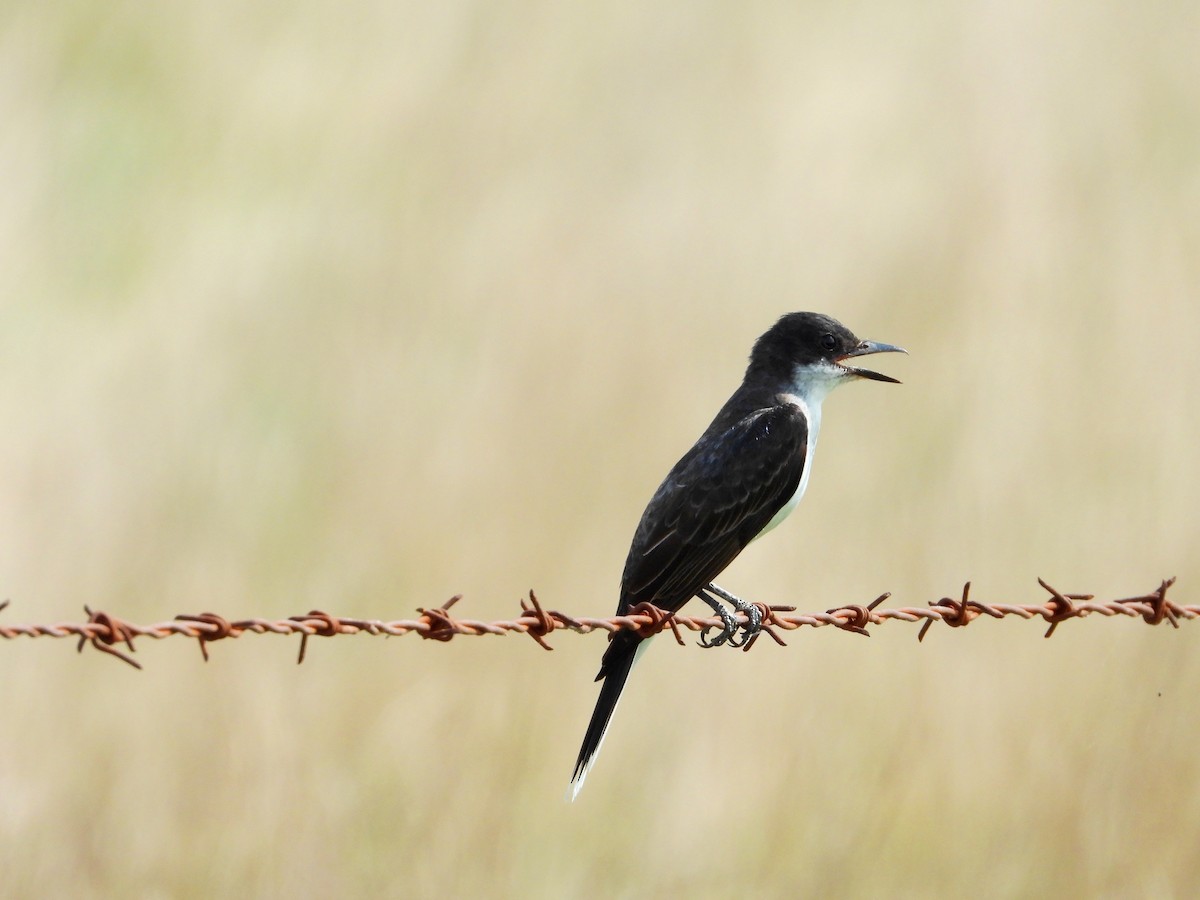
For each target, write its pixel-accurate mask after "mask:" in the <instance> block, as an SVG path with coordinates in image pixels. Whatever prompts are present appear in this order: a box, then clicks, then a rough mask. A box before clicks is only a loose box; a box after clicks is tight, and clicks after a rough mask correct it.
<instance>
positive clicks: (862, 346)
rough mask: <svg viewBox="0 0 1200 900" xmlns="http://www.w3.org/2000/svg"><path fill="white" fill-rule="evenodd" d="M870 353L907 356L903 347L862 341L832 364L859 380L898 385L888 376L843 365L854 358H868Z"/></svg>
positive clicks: (895, 379)
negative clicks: (888, 382)
mask: <svg viewBox="0 0 1200 900" xmlns="http://www.w3.org/2000/svg"><path fill="white" fill-rule="evenodd" d="M872 353H904V354H907V353H908V351H907V350H905V349H904V348H903V347H895V346H893V345H891V344H881V343H879V342H878V341H862V342H861V343H859V345H858V346H857V347H855V348H854V349H853V350H851V351H850V352H849V353H846V354H843V355H842V356H839V357H837V358H836V359H835V360H834V362H836V363H837V364H838V365H839V366H841V367H842V368H843V369H845V370H846V372H847V373H849V374H850V375H857V376H858V377H859V378H869V379H871V380H872V381H890V382H891V383H892V384H899V383H900V381H899V379H897V378H892V377H891V376H890V375H881V374H879V373H878V372H872V371H871V370H870V369H858V368H855V367H854V366H847V365H844V361H845V360H847V359H853V358H854V357H856V356H870V355H871V354H872Z"/></svg>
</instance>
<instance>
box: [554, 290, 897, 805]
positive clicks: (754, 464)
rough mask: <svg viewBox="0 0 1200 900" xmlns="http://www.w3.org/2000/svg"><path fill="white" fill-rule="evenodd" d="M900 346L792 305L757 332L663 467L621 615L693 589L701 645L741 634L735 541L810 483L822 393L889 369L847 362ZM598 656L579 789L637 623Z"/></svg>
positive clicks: (623, 675) (669, 602)
mask: <svg viewBox="0 0 1200 900" xmlns="http://www.w3.org/2000/svg"><path fill="white" fill-rule="evenodd" d="M893 352H895V353H904V352H906V351H904V350H902V349H901V348H900V347H893V346H892V345H891V344H880V343H876V342H874V341H861V340H859V339H858V338H856V337H855V336H854V335H853V334H851V333H850V331H849V329H847V328H846V327H845V326H844V325H842V324H841V323H839V322H837V321H835V320H833V319H831V318H830V317H829V316H823V315H820V314H818V313H811V312H795V313H788V314H787V315H785V316H783V317H782V318H781V319H780V320H779V321H778V322H776V323H775V324H774V325H773V326H772V327H771V329H770V330H769V331H767V333H766V334H764V335H763V336H762V337H760V338H759V339H758V340H757V341H755V343H754V349H753V350H752V351H751V353H750V365H749V366H748V367H747V368H746V376H745V378H743V379H742V386H741V387H739V388H738V389H737V390H736V391H734V392H733V396H732V397H730V398H729V400H728V401H726V403H725V405H724V406H723V407H721V411H720V412H719V413H717V417H716V418H715V419H713V421H712V424H711V425H709V426H708V428H707V429H706V430H705V432H704V434H702V435H700V439H699V440H698V441H696V443H695V444H694V445H693V446H692V449H691V450H689V451H688V452H687V453H685V454H684V455H683V458H682V459H680V460H679V462H677V463H675V466H674V468H672V469H671V471H670V472H669V473H668V475H667V477H666V479H665V480H664V481H663V483H662V484H661V485H659V488H658V490H657V491H655V492H654V496H653V497H651V498H650V503H649V505H648V506H647V507H646V511H645V512H644V513H642V520H641V522H639V523H638V527H637V531H636V532H634V535H633V545H632V546H631V547H630V548H629V557H628V558H627V559H626V560H625V573H624V574H623V575H622V576H621V599H620V602H619V603H618V604H617V615H624V614H626V613H627V612H628V611H629V610H630V608H631V607H633V606H635V605H637V604H638V603H641V602H643V601H645V602H649V603H653V604H654V605H655V606H657V607H659V608H660V609H663V610H665V611H667V612H672V613H673V612H676V611H678V610H679V609H680V608H681V607H682V606H683V605H684V604H685V603H687V602H688V600H690V599H691V598H692V597H699V598H700V599H702V600H703V601H704V602H705V603H707V604H708V605H709V606H711V607H712V608H713V610H714V611H716V612H717V614H718V615H719V616H720V617H721V619H722V621H723V622H724V626H725V627H724V629H723V631H722V633H721V634H720V635H719V636H718V637H717V638H716V639H715V640H713V641H711V642H708V641H705V640H702V643H704V644H705V645H706V646H715V645H718V644H723V643H726V642H728V643H729V644H730V645H731V646H742V644H744V643H745V641H746V640H748V639H749V638H750V637H751V636H752V635H753V634H754V633H755V632H757V630H758V628H759V625H760V622H759V611H758V609H757V608H756V607H754V606H753V605H751V604H749V603H747V602H745V601H744V600H741V599H739V598H738V597H735V596H734V595H733V594H730V593H729V592H727V591H724V590H722V589H721V588H719V587H717V586H716V585H715V584H713V583H712V581H713V579H714V578H716V577H717V576H718V575H720V574H721V572H722V571H724V569H725V567H726V566H728V565H729V564H730V563H731V562H733V560H734V558H735V557H736V556H737V555H738V554H739V553H741V552H742V549H743V548H744V547H745V546H746V545H747V544H749V543H750V542H751V541H753V540H754V539H755V538H757V537H760V536H762V535H763V534H766V533H767V532H768V531H770V530H771V529H772V528H774V527H775V526H776V525H778V524H779V523H780V522H782V521H783V520H784V518H786V517H787V515H788V513H790V512H791V511H792V509H794V508H795V506H796V504H797V503H798V502H799V500H800V497H801V496H803V494H804V489H805V487H807V486H808V476H809V473H810V472H811V471H812V459H813V450H814V449H815V448H816V444H817V432H818V431H819V430H820V428H821V402H822V401H823V400H824V399H825V396H826V395H827V394H828V393H829V392H830V391H831V390H833V389H834V388H835V387H837V386H838V385H839V384H844V383H846V382H847V381H854V380H856V379H859V378H869V379H872V380H873V381H890V382H893V383H895V384H899V382H898V381H897V380H896V379H895V378H890V377H888V376H887V375H881V374H879V373H878V372H871V371H869V370H867V369H859V368H855V367H853V366H850V365H847V364H846V363H847V361H848V360H851V359H854V358H856V357H859V356H866V355H867V354H870V353H893ZM713 594H716V595H717V596H719V597H721V598H722V599H723V600H726V601H727V602H729V603H731V604H732V605H733V606H734V607H735V608H736V609H738V610H739V611H741V612H744V613H746V616H747V619H748V622H749V624H748V625H747V626H746V628H745V632H744V635H743V637H742V640H741V641H738V639H737V637H736V633H737V627H736V620H735V619H734V617H733V615H732V614H731V613H730V612H729V611H728V610H727V609H726V608H725V607H724V606H722V605H721V604H720V603H719V602H718V601H717V600H716V599H715V598H714V597H713V596H712V595H713ZM611 641H612V642H611V643H610V644H609V645H608V649H607V650H606V651H605V652H604V656H603V658H602V660H601V662H600V674H599V675H597V676H596V680H597V681H601V680H603V682H604V684H603V685H601V687H600V699H599V700H597V701H596V709H595V711H594V712H593V713H592V719H591V722H589V723H588V728H587V733H586V734H585V735H584V737H583V746H582V747H580V748H579V758H578V759H577V760H576V761H575V773H574V774H573V775H572V776H571V788H570V796H571V799H572V800H574V799H575V798H576V797H577V796H579V792H580V790H582V789H583V782H584V779H585V778H587V774H588V772H589V771H590V770H591V768H592V765H593V764H594V763H595V761H596V755H597V754H598V753H599V752H600V745H601V744H602V743H603V741H604V733H605V731H607V730H608V723H609V722H610V721H611V719H612V714H613V710H614V709H616V706H617V700H619V699H620V697H621V689H622V688H623V687H625V680H626V679H627V678H628V677H629V672H630V670H631V669H632V668H633V664H634V662H635V661H636V660H637V658H638V657H639V656H640V655H641V653H642V651H643V650H644V649H645V648H646V646H648V645H647V643H646V641H645V639H644V638H642V637H640V636H638V634H637V633H636V632H633V631H618V632H616V633H615V634H614V635H613V636H612V639H611Z"/></svg>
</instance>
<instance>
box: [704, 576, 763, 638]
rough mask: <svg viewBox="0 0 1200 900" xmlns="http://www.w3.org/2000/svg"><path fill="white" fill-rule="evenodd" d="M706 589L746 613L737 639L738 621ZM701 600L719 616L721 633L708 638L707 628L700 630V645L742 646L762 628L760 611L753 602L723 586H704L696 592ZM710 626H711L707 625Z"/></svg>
mask: <svg viewBox="0 0 1200 900" xmlns="http://www.w3.org/2000/svg"><path fill="white" fill-rule="evenodd" d="M706 591H712V592H713V593H714V594H716V595H717V596H718V597H720V598H721V599H722V600H725V601H726V602H728V603H731V604H733V607H734V608H735V609H736V610H737V611H738V612H744V613H745V614H746V618H747V620H748V621H747V622H746V624H745V626H742V627H741V639H740V640H739V639H738V630H739V626H738V622H737V619H735V618H734V616H733V613H731V612H730V611H729V610H728V609H726V608H725V607H724V606H722V605H721V604H720V603H719V602H718V601H717V600H716V598H714V597H712V596H710V595H709V594H708V593H706ZM696 596H698V597H699V598H700V599H701V600H703V601H704V602H705V603H707V604H708V605H709V606H710V607H711V608H712V610H713V612H715V613H716V614H717V615H718V616H720V617H721V623H722V626H723V627H722V628H721V633H720V634H718V635H717V636H716V637H715V638H712V639H709V637H708V632H709V628H705V629H704V630H703V631H702V632H700V646H701V647H720V646H721V645H722V644H725V643H727V644H729V646H730V647H744V646H745V645H746V643H747V642H748V641H751V640H753V639H754V637H755V635H757V634H758V632H759V631H760V630H761V629H762V611H761V610H760V609H759V608H758V607H757V606H755V605H754V604H753V603H748V602H746V601H745V600H743V599H742V598H741V597H738V596H736V595H734V594H731V593H729V591H727V590H725V589H724V588H720V587H718V586H717V585H715V584H709V585H706V586H705V590H700V591H697V592H696ZM709 627H710V628H711V627H712V626H709Z"/></svg>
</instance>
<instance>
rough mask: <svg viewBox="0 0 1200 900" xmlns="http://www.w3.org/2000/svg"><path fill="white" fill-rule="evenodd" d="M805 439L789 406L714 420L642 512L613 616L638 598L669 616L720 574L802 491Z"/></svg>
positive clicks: (800, 418)
mask: <svg viewBox="0 0 1200 900" xmlns="http://www.w3.org/2000/svg"><path fill="white" fill-rule="evenodd" d="M718 421H719V420H718ZM807 439H808V422H807V420H806V418H805V416H804V414H803V412H802V411H801V410H800V409H799V408H798V407H796V406H793V405H792V404H790V403H789V404H783V405H779V406H769V407H765V408H762V409H758V410H755V411H754V412H753V413H751V414H750V415H748V416H746V417H744V418H742V419H741V420H738V421H736V422H734V423H733V424H732V425H729V426H727V427H723V428H722V427H720V426H718V424H717V423H714V424H713V426H712V427H710V429H709V431H708V432H706V433H705V435H704V437H703V438H701V440H700V441H698V442H697V444H696V446H695V447H693V448H692V449H691V450H690V451H689V452H688V453H687V455H686V456H684V457H683V458H682V459H681V460H679V462H678V463H676V464H675V467H674V468H673V469H672V470H671V473H670V474H669V475H667V477H666V480H665V481H663V483H662V485H661V486H660V487H659V489H658V490H657V491H656V492H655V494H654V497H653V498H652V499H651V500H650V504H649V505H648V506H647V507H646V511H645V512H644V513H643V514H642V521H641V522H640V523H639V524H638V529H637V532H636V533H635V534H634V538H633V546H632V547H631V548H630V550H629V558H628V559H627V560H626V562H625V574H624V576H623V577H622V579H621V601H620V604H619V606H618V614H619V615H620V614H623V613H624V612H625V611H627V610H628V609H629V607H631V606H633V605H634V604H636V603H640V602H643V601H648V602H650V603H653V604H655V605H656V606H659V607H661V608H662V609H665V610H668V611H670V612H674V611H676V610H678V609H679V608H680V607H681V606H683V605H684V604H685V603H686V602H687V601H688V600H689V599H690V598H691V597H693V596H694V595H695V593H696V591H697V590H699V589H700V588H702V587H704V586H705V585H706V584H708V583H709V582H711V581H712V580H713V579H714V578H716V577H717V576H718V575H719V574H721V572H722V571H723V570H724V569H725V567H726V566H728V565H729V564H730V563H731V562H733V560H734V558H735V557H736V556H737V555H738V554H739V553H741V552H742V549H743V548H744V547H745V546H746V545H747V544H749V543H750V542H751V541H752V540H754V538H755V537H757V536H758V533H759V532H760V531H762V530H763V528H765V527H766V525H767V523H768V522H770V521H771V519H772V517H773V516H774V515H775V513H777V512H779V510H780V509H781V508H782V507H783V505H784V504H785V503H787V501H788V500H789V499H790V498H791V497H792V495H793V494H794V493H795V492H796V489H797V488H798V487H799V486H800V478H801V476H802V474H803V472H804V466H805V455H806V442H807Z"/></svg>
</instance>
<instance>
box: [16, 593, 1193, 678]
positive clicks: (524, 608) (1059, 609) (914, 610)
mask: <svg viewBox="0 0 1200 900" xmlns="http://www.w3.org/2000/svg"><path fill="white" fill-rule="evenodd" d="M1174 583H1175V579H1174V578H1168V579H1166V580H1164V581H1163V582H1162V583H1161V584H1160V585H1159V586H1158V588H1156V589H1155V590H1153V591H1151V592H1149V593H1147V594H1142V595H1139V596H1136V597H1125V598H1122V599H1119V600H1105V601H1100V600H1096V598H1095V595H1093V594H1079V593H1064V592H1062V591H1059V590H1058V589H1057V588H1054V587H1051V586H1050V585H1049V584H1047V583H1046V582H1045V581H1044V580H1042V579H1041V578H1039V579H1038V584H1040V585H1041V586H1042V588H1044V589H1045V590H1046V591H1047V592H1048V593H1049V594H1050V598H1049V599H1048V600H1046V601H1044V602H1042V603H1031V604H1015V603H982V602H980V601H979V600H972V599H970V591H971V583H970V582H969V581H968V582H967V583H966V584H965V585H964V586H963V589H962V595H961V597H960V598H959V599H954V598H952V597H943V598H941V599H940V600H937V601H935V602H933V603H930V604H929V605H928V606H925V607H889V608H884V609H880V608H879V606H880V604H882V603H883V602H884V601H885V600H887V599H888V598H889V597H890V596H891V594H890V593H885V594H880V595H879V596H878V597H876V598H875V599H874V600H873V601H872V602H871V603H869V604H867V605H866V606H862V605H857V604H850V605H845V606H836V607H833V608H832V609H827V610H826V611H825V612H812V613H800V614H797V613H796V612H795V610H796V608H795V607H794V606H768V605H766V604H755V605H756V606H757V607H758V609H759V611H760V612H761V613H762V630H761V631H760V632H759V633H758V634H756V635H755V636H754V637H753V638H751V639H750V640H749V641H747V642H746V644H745V646H744V647H742V649H744V650H749V649H750V648H751V647H753V646H754V644H755V642H756V641H757V639H758V638H759V637H761V636H762V635H764V634H765V635H767V636H769V637H770V638H772V639H773V640H774V641H775V642H776V643H777V644H779V645H780V646H786V642H785V641H784V640H783V638H782V637H781V636H780V634H779V632H780V631H795V630H796V629H798V628H803V627H805V626H808V627H810V628H820V627H822V626H826V625H830V626H833V627H835V628H838V629H841V630H842V631H849V632H852V633H854V634H860V635H863V636H865V637H870V631H869V630H868V628H869V627H873V626H877V625H882V624H883V623H884V622H888V621H899V622H909V623H917V622H919V623H921V629H920V631H919V632H918V633H917V639H918V641H923V640H924V639H925V635H926V633H927V632H928V631H929V629H930V628H931V627H932V626H933V625H934V623H936V622H941V623H943V624H945V625H947V626H949V627H951V628H961V627H963V626H966V625H967V624H969V623H970V622H972V621H974V620H975V619H977V618H978V617H980V616H988V617H991V618H994V619H1002V618H1005V617H1007V616H1016V617H1018V618H1020V619H1024V620H1032V619H1041V620H1042V621H1043V622H1045V623H1047V624H1048V625H1049V627H1048V628H1047V629H1046V633H1045V634H1044V635H1043V636H1044V637H1047V638H1048V637H1051V636H1052V635H1053V634H1054V632H1055V630H1056V629H1057V628H1058V627H1059V625H1061V624H1062V623H1063V622H1065V621H1067V620H1068V619H1082V618H1086V617H1087V616H1090V615H1093V614H1095V615H1099V616H1103V617H1106V618H1112V617H1115V616H1125V617H1128V618H1140V619H1141V620H1142V621H1144V622H1145V623H1146V624H1148V625H1159V624H1161V623H1162V622H1164V621H1166V622H1170V624H1171V625H1172V626H1174V627H1175V628H1178V627H1179V623H1180V622H1184V621H1191V620H1194V619H1197V618H1200V606H1196V605H1190V606H1184V605H1180V604H1177V603H1174V602H1172V601H1170V600H1168V599H1167V590H1168V589H1169V588H1170V587H1171V585H1173V584H1174ZM461 599H462V595H461V594H458V595H455V596H454V597H451V598H450V599H449V600H447V601H446V602H445V603H444V604H442V605H441V606H439V607H437V608H435V609H424V608H418V609H417V612H418V613H419V614H420V615H419V617H418V618H416V619H398V620H395V621H390V622H386V621H383V620H380V619H354V618H344V617H339V616H333V615H330V614H329V613H327V612H323V611H321V610H312V611H310V612H308V613H306V614H304V615H297V616H289V617H288V618H286V619H264V618H253V619H237V620H234V621H230V620H229V619H226V618H225V617H224V616H221V615H218V614H217V613H212V612H205V613H199V614H185V615H178V616H176V617H175V618H174V620H172V621H170V622H158V623H155V624H153V625H138V624H136V623H134V622H128V621H125V620H124V619H121V618H118V617H117V616H114V615H112V614H111V613H108V612H103V611H100V610H96V611H94V612H93V611H92V609H91V608H90V607H88V606H86V605H85V606H84V608H83V609H84V612H86V613H87V616H88V620H87V621H86V622H63V623H58V624H54V625H5V624H3V623H0V638H5V639H9V640H11V639H14V638H18V637H29V638H37V637H52V638H77V639H78V645H77V649H78V650H79V651H82V650H83V648H84V647H85V646H87V645H89V644H90V645H91V646H92V647H94V648H95V649H97V650H100V651H101V652H103V653H107V654H109V655H111V656H115V657H116V658H118V659H120V660H122V661H123V662H126V663H128V664H129V665H131V666H133V667H134V668H136V669H140V668H141V665H140V664H139V663H138V662H137V660H135V659H133V657H132V656H131V655H130V654H132V653H133V652H134V641H135V639H137V638H153V639H155V640H160V639H162V638H168V637H187V638H192V639H194V640H196V641H197V642H198V643H199V645H200V652H201V654H202V655H203V657H204V660H205V661H206V662H207V661H208V645H209V644H211V643H213V642H215V641H220V640H226V639H232V638H238V637H241V636H242V635H244V634H280V635H296V634H298V635H300V652H299V656H298V658H297V662H298V663H302V662H304V658H305V653H306V652H307V649H308V639H309V638H310V637H335V636H338V635H350V634H370V635H384V636H393V637H398V636H401V635H405V634H416V635H419V636H420V637H421V638H423V639H425V640H432V641H440V642H442V643H445V642H448V641H450V640H451V639H453V638H455V637H457V636H458V635H485V634H491V635H505V634H524V635H528V636H529V637H530V638H532V639H533V640H534V641H536V642H537V643H538V645H539V646H541V647H543V648H544V649H546V650H552V649H554V648H553V647H551V646H550V644H549V643H548V642H547V640H546V639H547V638H548V637H549V636H550V635H551V634H552V633H553V632H556V631H567V632H573V633H576V634H589V633H590V632H593V631H605V632H608V633H610V634H611V633H613V632H617V631H621V630H631V631H637V632H639V633H640V634H642V635H643V636H647V637H648V636H650V635H653V634H657V633H658V632H660V631H663V630H665V629H668V628H669V629H670V630H671V632H672V633H673V634H674V636H675V639H676V640H677V641H678V642H679V643H680V644H683V643H685V641H684V639H683V635H682V634H681V632H680V628H685V629H687V630H688V631H692V632H701V634H702V635H703V634H704V633H705V632H707V630H708V629H712V628H721V627H722V622H721V619H720V618H718V617H716V616H683V615H679V614H675V615H672V614H670V613H666V612H664V611H663V610H661V609H659V608H658V607H656V606H652V605H650V604H648V603H641V604H638V605H637V606H635V607H633V608H632V609H630V610H629V613H628V614H627V615H624V616H609V617H607V618H592V617H576V616H570V615H567V614H566V613H563V612H559V611H558V610H548V609H545V608H544V607H543V606H542V605H541V603H540V602H539V601H538V598H537V595H536V594H535V593H534V592H533V591H532V590H531V591H530V592H529V599H528V600H525V599H522V600H521V615H520V616H518V617H517V618H516V619H508V620H500V621H492V622H485V621H480V620H478V619H460V618H457V617H455V616H453V615H451V613H450V610H451V608H452V607H453V606H454V605H455V604H456V603H458V602H459V601H460V600H461ZM8 605H9V601H7V600H6V601H4V602H3V603H0V613H2V612H4V610H5V608H6V607H7V606H8ZM734 618H735V620H736V621H737V622H739V623H740V624H745V623H746V621H747V616H746V615H745V614H744V613H739V614H737V615H735V616H734ZM120 644H124V646H125V649H121V648H119V647H118V646H117V645H120ZM126 651H128V652H126Z"/></svg>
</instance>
